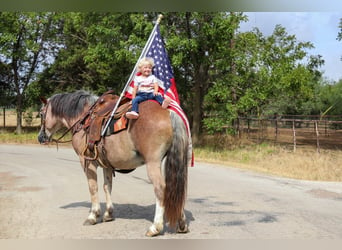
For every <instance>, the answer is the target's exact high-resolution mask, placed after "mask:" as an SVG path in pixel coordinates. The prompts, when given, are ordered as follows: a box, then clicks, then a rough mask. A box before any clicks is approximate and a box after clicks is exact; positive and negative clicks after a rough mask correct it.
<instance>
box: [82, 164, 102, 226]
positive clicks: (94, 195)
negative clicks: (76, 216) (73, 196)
mask: <svg viewBox="0 0 342 250" xmlns="http://www.w3.org/2000/svg"><path fill="white" fill-rule="evenodd" d="M96 170H97V167H96V166H95V165H94V164H91V163H90V164H89V166H88V168H87V169H86V170H85V171H86V176H87V180H88V187H89V192H90V199H91V209H90V213H89V215H88V218H87V219H86V221H85V222H84V223H83V225H95V224H96V222H97V218H98V217H99V216H100V214H101V208H100V203H99V198H98V185H97V172H96Z"/></svg>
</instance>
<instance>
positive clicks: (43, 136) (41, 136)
mask: <svg viewBox="0 0 342 250" xmlns="http://www.w3.org/2000/svg"><path fill="white" fill-rule="evenodd" d="M49 140H50V138H49V137H48V136H47V135H46V133H45V132H44V131H40V132H39V135H38V141H39V143H40V144H46V143H47V142H49Z"/></svg>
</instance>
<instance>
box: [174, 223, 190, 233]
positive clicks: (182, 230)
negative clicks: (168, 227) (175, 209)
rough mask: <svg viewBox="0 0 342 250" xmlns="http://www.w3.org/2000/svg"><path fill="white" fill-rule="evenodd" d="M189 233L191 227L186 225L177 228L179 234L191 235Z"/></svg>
mask: <svg viewBox="0 0 342 250" xmlns="http://www.w3.org/2000/svg"><path fill="white" fill-rule="evenodd" d="M189 232H190V230H189V227H188V225H186V224H185V225H182V226H178V227H177V233H181V234H186V233H189Z"/></svg>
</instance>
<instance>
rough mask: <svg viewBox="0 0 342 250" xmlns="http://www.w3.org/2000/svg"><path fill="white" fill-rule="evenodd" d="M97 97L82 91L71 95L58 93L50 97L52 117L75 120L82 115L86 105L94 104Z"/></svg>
mask: <svg viewBox="0 0 342 250" xmlns="http://www.w3.org/2000/svg"><path fill="white" fill-rule="evenodd" d="M97 98H98V97H97V96H95V95H92V94H90V93H89V92H87V91H84V90H77V91H75V92H72V93H60V94H55V95H53V96H51V97H50V99H49V103H50V105H51V112H52V115H54V116H57V117H67V118H76V117H78V116H79V115H80V114H82V113H83V111H84V107H85V106H86V105H89V106H91V105H92V104H93V103H95V102H96V100H97Z"/></svg>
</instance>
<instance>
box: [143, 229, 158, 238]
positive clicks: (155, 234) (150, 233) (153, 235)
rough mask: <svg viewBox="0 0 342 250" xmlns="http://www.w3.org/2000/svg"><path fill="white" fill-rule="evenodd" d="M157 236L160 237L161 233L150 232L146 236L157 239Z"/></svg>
mask: <svg viewBox="0 0 342 250" xmlns="http://www.w3.org/2000/svg"><path fill="white" fill-rule="evenodd" d="M157 235H159V232H152V231H151V230H148V231H147V232H146V234H145V236H147V237H155V236H157Z"/></svg>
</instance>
